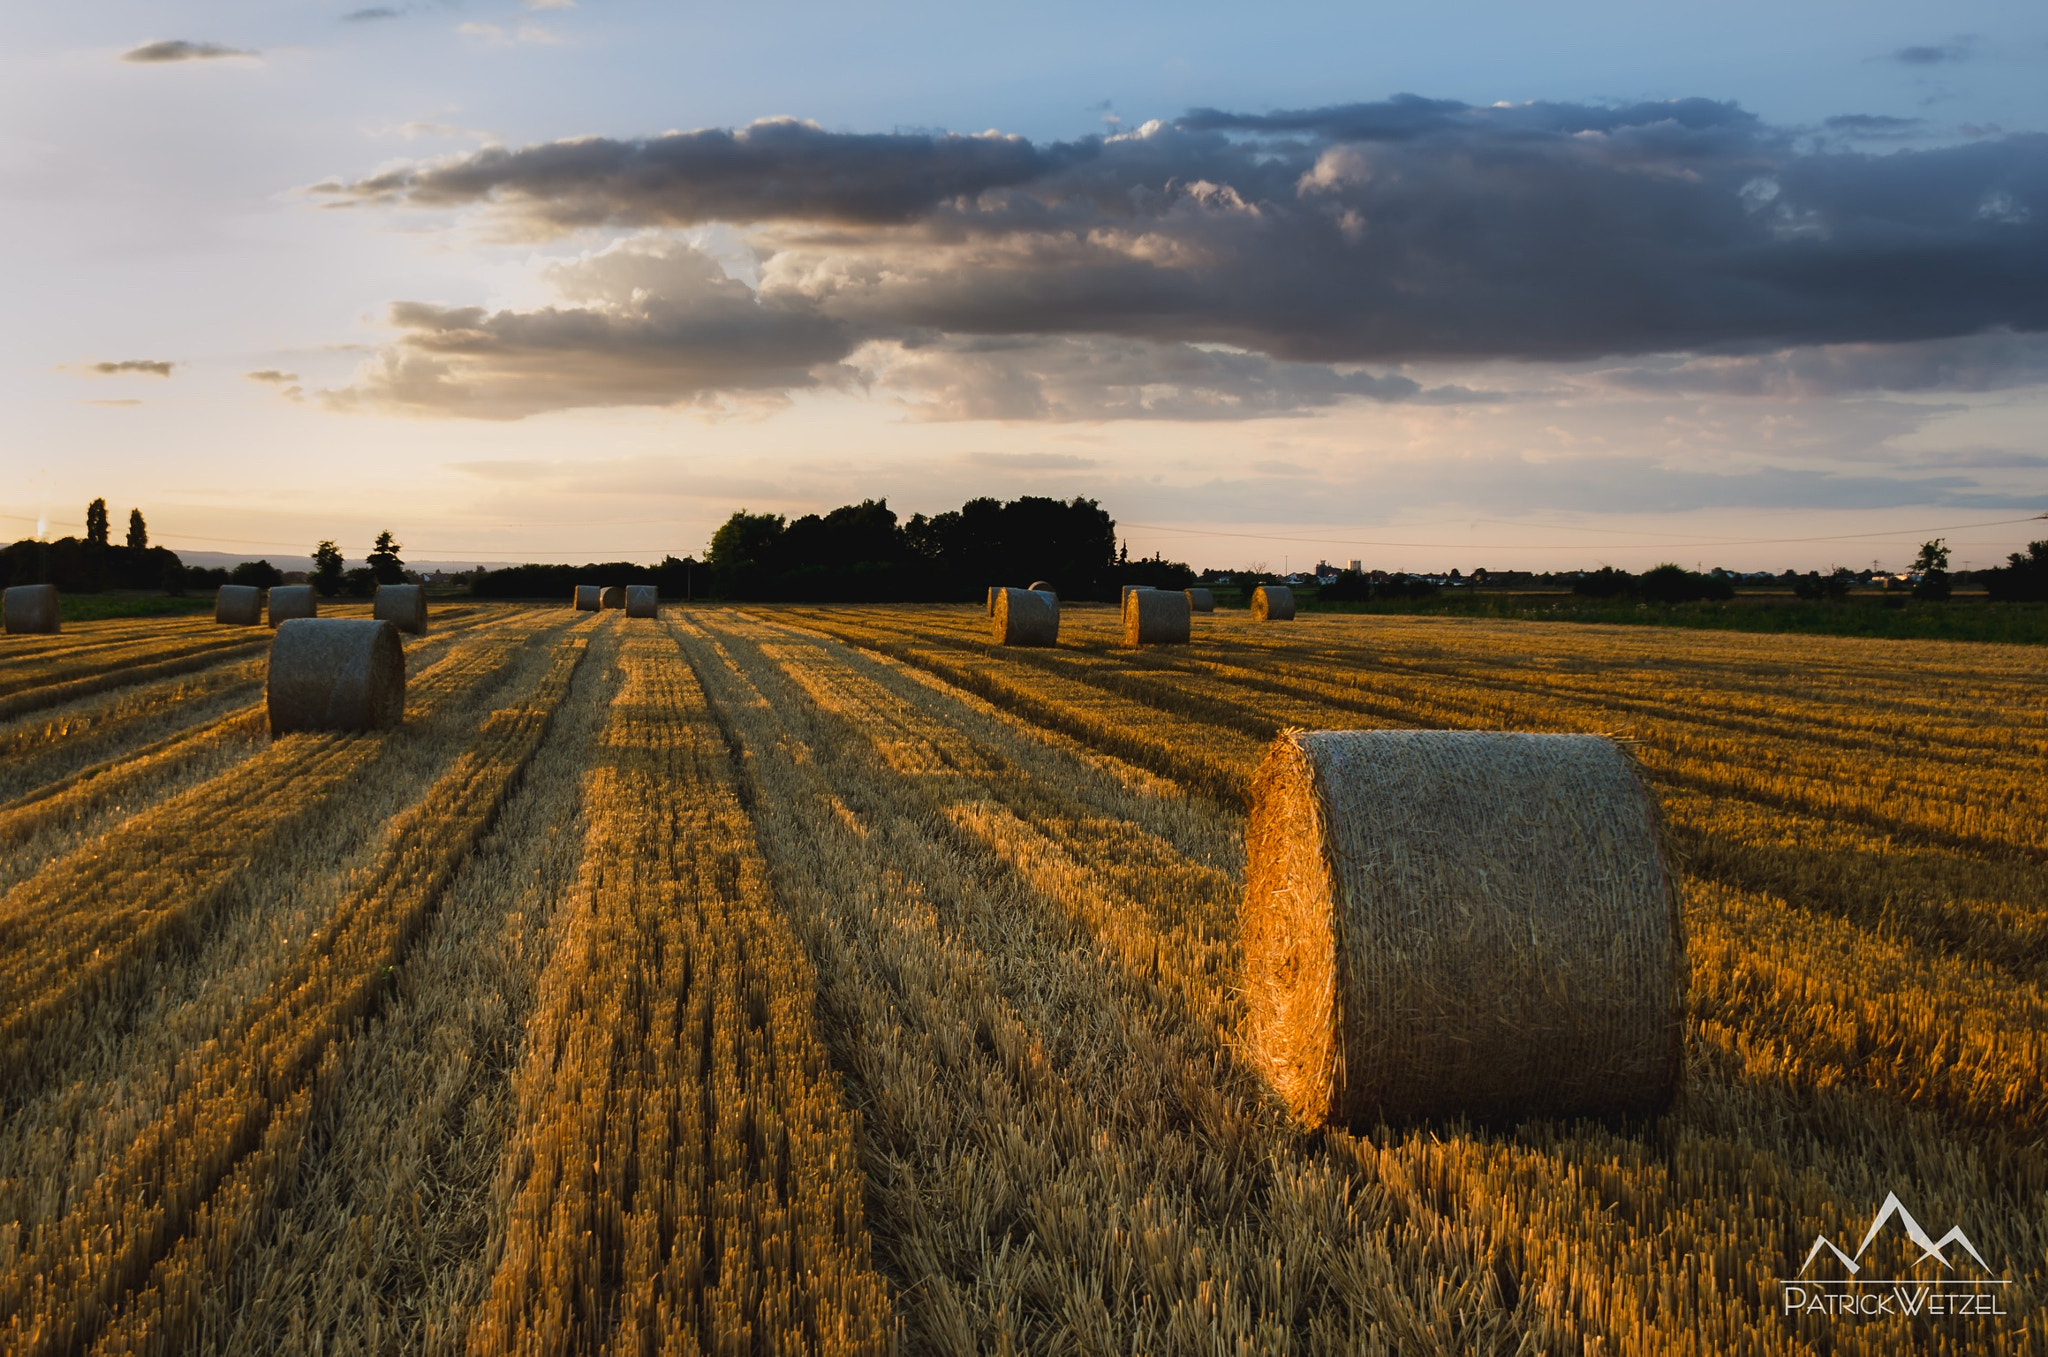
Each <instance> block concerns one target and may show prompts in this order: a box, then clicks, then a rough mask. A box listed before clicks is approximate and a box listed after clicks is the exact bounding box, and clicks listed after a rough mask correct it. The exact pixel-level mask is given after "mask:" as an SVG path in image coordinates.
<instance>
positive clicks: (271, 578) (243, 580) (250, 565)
mask: <svg viewBox="0 0 2048 1357" xmlns="http://www.w3.org/2000/svg"><path fill="white" fill-rule="evenodd" d="M228 583H230V584H253V585H255V586H256V587H257V588H258V589H271V588H275V587H276V586H277V585H280V584H283V583H284V572H283V571H281V570H279V569H278V568H277V567H276V566H274V565H272V564H271V563H270V562H268V561H243V562H242V563H241V564H239V565H237V566H236V567H235V568H234V569H233V570H230V571H229V572H228Z"/></svg>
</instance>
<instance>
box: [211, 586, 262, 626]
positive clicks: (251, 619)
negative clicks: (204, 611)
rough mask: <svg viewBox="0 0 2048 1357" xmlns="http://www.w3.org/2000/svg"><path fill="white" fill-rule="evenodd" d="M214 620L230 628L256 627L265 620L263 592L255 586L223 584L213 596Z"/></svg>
mask: <svg viewBox="0 0 2048 1357" xmlns="http://www.w3.org/2000/svg"><path fill="white" fill-rule="evenodd" d="M213 620H214V621H216V622H218V623H220V624H221V625H222V626H228V627H253V626H255V625H256V624H257V623H259V622H261V621H262V620H263V591H262V590H261V589H259V588H257V587H256V586H255V585H253V584H223V585H222V586H221V587H220V592H219V593H216V594H215V595H214V596H213Z"/></svg>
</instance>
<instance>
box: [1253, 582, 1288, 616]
mask: <svg viewBox="0 0 2048 1357" xmlns="http://www.w3.org/2000/svg"><path fill="white" fill-rule="evenodd" d="M1252 617H1253V618H1254V619H1255V620H1257V621H1260V622H1292V621H1293V620H1294V591H1293V590H1292V589H1289V588H1288V587H1287V586H1286V585H1284V584H1262V585H1260V586H1259V587H1258V588H1256V589H1254V590H1252Z"/></svg>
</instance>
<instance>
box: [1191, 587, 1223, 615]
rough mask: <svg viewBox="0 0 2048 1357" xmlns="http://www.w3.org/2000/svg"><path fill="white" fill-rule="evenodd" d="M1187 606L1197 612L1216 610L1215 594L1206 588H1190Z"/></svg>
mask: <svg viewBox="0 0 2048 1357" xmlns="http://www.w3.org/2000/svg"><path fill="white" fill-rule="evenodd" d="M1188 607H1189V608H1190V609H1192V610H1194V611H1195V612H1198V613H1213V612H1215V611H1216V595H1214V594H1212V593H1210V592H1209V591H1208V590H1207V589H1190V590H1188Z"/></svg>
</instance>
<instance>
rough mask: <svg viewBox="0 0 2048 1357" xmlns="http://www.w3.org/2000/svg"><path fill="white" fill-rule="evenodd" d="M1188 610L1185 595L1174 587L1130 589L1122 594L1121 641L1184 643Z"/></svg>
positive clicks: (1189, 626)
mask: <svg viewBox="0 0 2048 1357" xmlns="http://www.w3.org/2000/svg"><path fill="white" fill-rule="evenodd" d="M1190 611H1191V610H1190V608H1189V606H1188V596H1187V595H1186V594H1184V593H1181V592H1179V591H1178V590H1173V591H1169V590H1165V589H1133V590H1131V591H1130V592H1129V593H1127V594H1125V595H1124V644H1125V645H1127V646H1162V645H1186V644H1187V641H1188V636H1189V634H1190V632H1191V630H1192V627H1193V624H1192V622H1191V621H1190V620H1189V618H1190Z"/></svg>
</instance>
